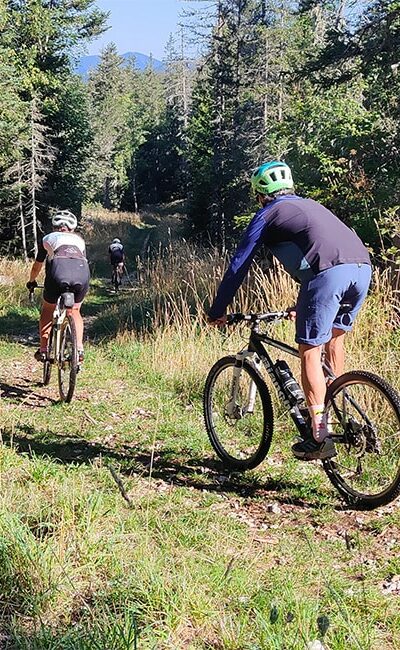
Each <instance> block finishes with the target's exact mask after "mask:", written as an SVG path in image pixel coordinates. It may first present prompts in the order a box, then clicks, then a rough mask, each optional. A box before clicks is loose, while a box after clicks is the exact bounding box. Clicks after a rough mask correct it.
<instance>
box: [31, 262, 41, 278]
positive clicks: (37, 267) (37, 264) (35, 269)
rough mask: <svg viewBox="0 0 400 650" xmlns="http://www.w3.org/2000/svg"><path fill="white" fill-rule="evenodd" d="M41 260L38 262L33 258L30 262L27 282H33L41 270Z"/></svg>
mask: <svg viewBox="0 0 400 650" xmlns="http://www.w3.org/2000/svg"><path fill="white" fill-rule="evenodd" d="M42 266H43V262H38V261H37V260H35V261H34V262H33V264H32V268H31V273H30V276H29V282H34V281H35V280H36V278H37V276H38V275H39V273H40V271H41V270H42Z"/></svg>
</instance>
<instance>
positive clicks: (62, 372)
mask: <svg viewBox="0 0 400 650" xmlns="http://www.w3.org/2000/svg"><path fill="white" fill-rule="evenodd" d="M77 371H78V349H77V343H76V330H75V323H74V320H73V318H72V316H70V315H68V316H67V317H66V318H65V320H64V322H63V324H62V329H61V342H60V359H59V363H58V389H59V393H60V398H61V400H62V401H63V402H70V401H71V399H72V397H73V394H74V390H75V383H76V375H77Z"/></svg>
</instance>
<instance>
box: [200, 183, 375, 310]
mask: <svg viewBox="0 0 400 650" xmlns="http://www.w3.org/2000/svg"><path fill="white" fill-rule="evenodd" d="M262 244H265V245H266V246H267V247H268V249H269V250H270V251H271V253H272V254H273V255H274V256H275V257H276V258H277V259H278V260H279V261H280V262H282V264H283V266H284V267H285V269H286V271H288V273H290V275H291V276H292V277H293V278H295V279H296V280H298V281H299V282H304V281H306V280H309V279H310V278H312V277H314V276H315V275H316V274H317V273H319V272H320V271H324V270H326V269H329V268H331V267H333V266H336V265H337V264H356V263H360V264H370V258H369V254H368V251H367V249H366V248H365V246H364V244H363V243H362V241H361V239H360V238H359V237H358V236H357V235H356V233H355V232H354V231H353V230H351V229H350V228H348V227H347V226H346V225H345V224H344V223H343V222H342V221H340V219H338V217H336V216H335V215H334V214H333V212H331V211H330V210H328V209H327V208H325V207H324V206H323V205H321V204H320V203H317V202H316V201H313V200H312V199H303V198H301V197H299V196H296V195H295V194H288V195H283V196H278V197H277V198H276V199H275V200H274V201H272V202H271V203H268V204H267V205H266V206H265V207H263V208H261V210H258V212H256V214H255V215H254V217H253V219H252V220H251V222H250V224H249V225H248V227H247V228H246V231H245V233H244V235H243V237H242V240H241V242H240V244H239V246H238V248H237V250H236V252H235V254H234V256H233V258H232V261H231V263H230V265H229V268H228V269H227V271H226V273H225V275H224V277H223V279H222V282H221V284H220V286H219V289H218V292H217V295H216V297H215V300H214V302H213V304H212V306H211V309H210V311H209V314H208V315H209V317H210V319H211V320H214V319H216V318H220V317H221V316H223V314H225V311H226V308H227V306H228V305H229V303H230V302H232V299H233V297H234V295H235V293H236V291H237V290H238V288H239V287H240V285H241V284H242V282H243V280H244V278H245V277H246V274H247V272H248V270H249V268H250V265H251V263H252V261H253V259H254V255H255V253H256V251H257V250H258V249H259V248H260V246H261V245H262Z"/></svg>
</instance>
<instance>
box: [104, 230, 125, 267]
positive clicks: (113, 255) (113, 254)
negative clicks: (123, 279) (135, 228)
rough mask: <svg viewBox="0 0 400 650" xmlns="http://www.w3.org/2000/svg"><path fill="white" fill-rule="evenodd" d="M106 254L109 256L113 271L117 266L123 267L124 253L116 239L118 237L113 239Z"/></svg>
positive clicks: (119, 241) (118, 240)
mask: <svg viewBox="0 0 400 650" xmlns="http://www.w3.org/2000/svg"><path fill="white" fill-rule="evenodd" d="M108 254H109V256H110V264H111V266H112V267H113V269H115V268H116V267H117V266H118V265H121V267H123V265H124V262H125V253H124V247H123V245H122V243H121V240H120V239H118V237H116V238H115V239H113V240H112V242H111V244H110V245H109V247H108Z"/></svg>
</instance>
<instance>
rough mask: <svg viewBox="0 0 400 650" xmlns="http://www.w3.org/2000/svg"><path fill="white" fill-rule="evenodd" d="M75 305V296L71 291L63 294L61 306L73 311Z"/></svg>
mask: <svg viewBox="0 0 400 650" xmlns="http://www.w3.org/2000/svg"><path fill="white" fill-rule="evenodd" d="M74 304H75V296H74V294H73V293H71V292H70V291H65V292H64V293H62V294H61V305H62V306H63V307H66V308H67V309H71V307H73V306H74Z"/></svg>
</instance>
